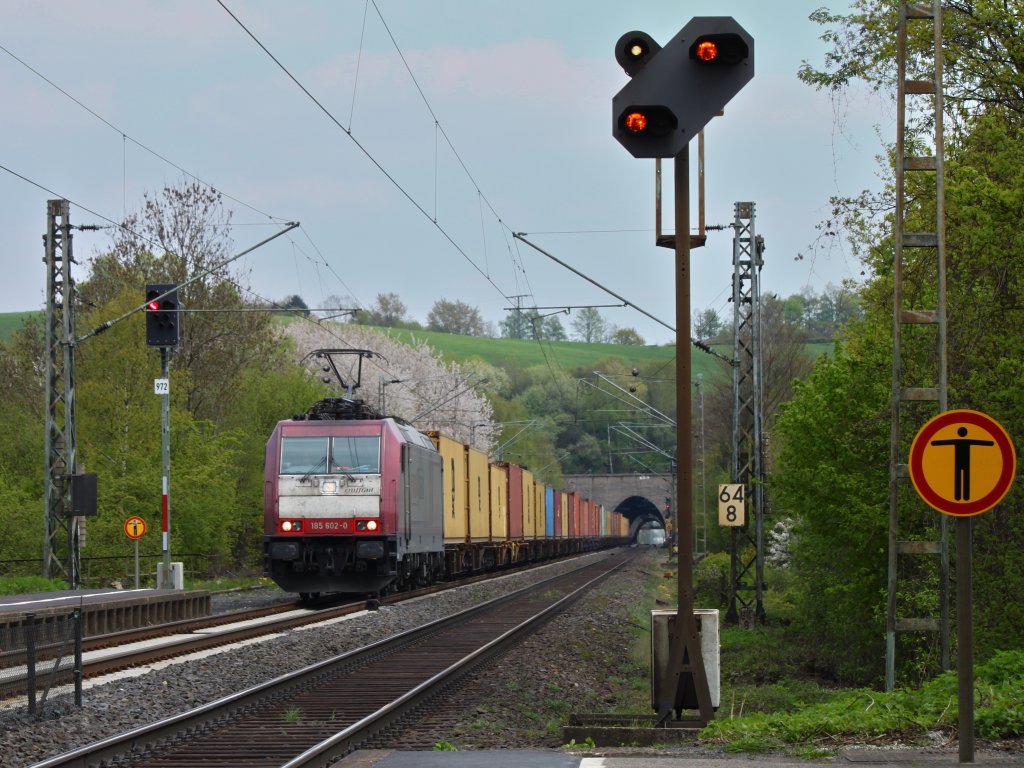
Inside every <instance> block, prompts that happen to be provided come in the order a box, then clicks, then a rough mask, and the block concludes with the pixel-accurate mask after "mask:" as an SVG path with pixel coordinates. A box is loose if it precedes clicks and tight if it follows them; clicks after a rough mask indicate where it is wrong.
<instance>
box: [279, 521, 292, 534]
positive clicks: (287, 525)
mask: <svg viewBox="0 0 1024 768" xmlns="http://www.w3.org/2000/svg"><path fill="white" fill-rule="evenodd" d="M291 529H292V521H291V520H285V521H284V522H283V523H281V530H282V531H285V532H287V531H290V530H291Z"/></svg>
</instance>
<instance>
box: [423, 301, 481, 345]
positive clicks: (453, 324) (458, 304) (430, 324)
mask: <svg viewBox="0 0 1024 768" xmlns="http://www.w3.org/2000/svg"><path fill="white" fill-rule="evenodd" d="M427 330H428V331H438V332H439V333H455V334H459V335H461V336H483V335H484V321H483V318H481V317H480V310H479V309H477V308H476V307H471V306H469V304H466V303H465V302H464V301H448V300H447V299H438V300H437V301H435V302H434V306H433V307H431V308H430V313H429V314H428V315H427Z"/></svg>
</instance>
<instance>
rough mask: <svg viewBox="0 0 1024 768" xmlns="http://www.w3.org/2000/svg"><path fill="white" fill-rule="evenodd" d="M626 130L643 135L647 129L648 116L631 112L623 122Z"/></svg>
mask: <svg viewBox="0 0 1024 768" xmlns="http://www.w3.org/2000/svg"><path fill="white" fill-rule="evenodd" d="M623 123H624V125H625V126H626V130H628V131H632V132H633V133H642V132H643V131H644V129H645V128H647V115H645V114H644V113H643V112H630V113H629V114H628V115H626V118H625V120H623Z"/></svg>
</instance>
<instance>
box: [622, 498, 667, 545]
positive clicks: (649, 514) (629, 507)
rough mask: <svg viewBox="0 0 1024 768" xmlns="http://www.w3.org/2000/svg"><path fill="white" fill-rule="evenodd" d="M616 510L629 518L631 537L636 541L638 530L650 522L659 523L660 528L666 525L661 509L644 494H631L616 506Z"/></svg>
mask: <svg viewBox="0 0 1024 768" xmlns="http://www.w3.org/2000/svg"><path fill="white" fill-rule="evenodd" d="M615 512H616V513H618V514H620V515H624V516H625V517H626V519H627V520H629V538H630V540H632V541H636V535H637V532H638V531H639V530H640V529H641V528H642V527H643V526H644V525H645V524H646V523H648V522H654V523H657V526H656V527H658V528H664V527H665V517H664V516H663V515H662V513H661V510H660V509H658V507H657V505H656V504H654V503H653V502H652V501H651V500H650V499H648V498H646V497H644V496H629V497H627V498H625V499H623V500H622V501H621V502H619V504H618V505H617V506H616V507H615Z"/></svg>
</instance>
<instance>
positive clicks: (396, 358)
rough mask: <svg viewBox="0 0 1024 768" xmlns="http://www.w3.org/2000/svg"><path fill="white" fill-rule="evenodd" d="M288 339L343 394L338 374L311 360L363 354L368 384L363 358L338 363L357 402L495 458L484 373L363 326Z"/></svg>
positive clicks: (318, 329) (295, 332)
mask: <svg viewBox="0 0 1024 768" xmlns="http://www.w3.org/2000/svg"><path fill="white" fill-rule="evenodd" d="M285 333H286V334H287V335H288V336H290V337H291V338H292V340H293V341H294V342H295V348H296V353H297V356H298V361H301V362H303V364H304V365H306V366H307V367H308V369H309V371H310V373H311V374H312V375H315V376H318V377H319V376H330V377H331V379H330V381H329V383H331V384H332V385H334V386H337V387H338V389H339V390H341V389H342V385H341V383H340V382H337V381H335V380H334V378H333V377H334V374H333V372H325V371H323V370H321V362H322V361H319V360H316V359H314V358H307V356H308V355H309V354H310V353H311V352H313V351H315V350H318V349H362V350H369V351H371V352H372V353H373V356H372V357H364V358H363V364H362V378H361V381H359V382H357V381H356V378H357V376H359V359H360V358H359V356H358V355H355V354H352V355H335V356H334V357H333V359H334V362H335V364H336V365H337V366H338V370H339V372H340V373H341V375H342V378H344V380H345V384H358V385H359V388H358V389H357V390H356V391H355V392H354V394H353V396H354V397H355V398H357V399H360V400H364V401H365V402H366V403H367V404H369V405H371V406H373V407H374V408H376V409H378V410H380V411H382V412H383V413H386V414H387V415H388V416H396V417H398V418H401V419H404V420H406V421H408V422H409V423H411V424H412V425H413V426H414V427H416V429H419V430H421V431H424V432H427V431H432V430H437V431H439V432H443V433H444V434H446V435H448V436H449V437H452V438H454V439H456V440H459V441H461V442H464V443H467V444H470V445H472V446H473V447H474V448H477V449H479V450H481V451H485V452H489V451H490V449H491V447H492V446H493V444H494V439H495V437H496V436H497V431H498V430H497V428H496V427H495V426H494V423H493V411H492V409H491V404H490V402H489V401H488V400H487V398H486V397H484V396H483V394H481V393H480V392H479V389H480V386H479V385H482V384H485V383H488V381H489V379H488V378H487V377H486V376H484V375H482V374H481V372H480V371H479V370H478V369H476V368H474V367H472V366H466V365H460V364H459V363H448V362H445V361H444V360H442V359H441V357H440V356H439V355H438V354H437V352H435V351H434V350H433V349H432V348H431V347H430V346H429V345H428V344H427V343H426V342H424V341H421V342H417V343H415V344H412V345H410V344H405V343H403V342H400V341H396V340H395V339H392V338H391V337H390V336H387V335H386V334H383V333H380V332H378V331H374V330H372V329H370V328H365V327H362V326H358V325H351V324H345V325H339V324H336V323H321V324H314V323H292V324H291V325H289V326H287V329H286V330H285Z"/></svg>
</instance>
